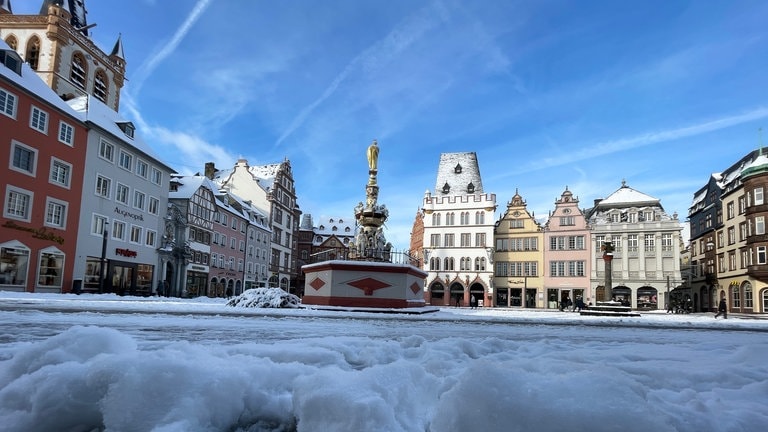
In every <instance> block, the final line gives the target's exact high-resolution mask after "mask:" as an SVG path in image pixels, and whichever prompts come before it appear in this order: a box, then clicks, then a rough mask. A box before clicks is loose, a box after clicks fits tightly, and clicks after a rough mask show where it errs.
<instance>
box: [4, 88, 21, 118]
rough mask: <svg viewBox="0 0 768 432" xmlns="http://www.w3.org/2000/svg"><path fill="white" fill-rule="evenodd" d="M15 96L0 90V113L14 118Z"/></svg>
mask: <svg viewBox="0 0 768 432" xmlns="http://www.w3.org/2000/svg"><path fill="white" fill-rule="evenodd" d="M17 100H18V99H16V95H14V94H12V93H8V92H7V91H5V90H3V89H0V113H3V114H5V115H6V116H8V117H10V118H16V101H17Z"/></svg>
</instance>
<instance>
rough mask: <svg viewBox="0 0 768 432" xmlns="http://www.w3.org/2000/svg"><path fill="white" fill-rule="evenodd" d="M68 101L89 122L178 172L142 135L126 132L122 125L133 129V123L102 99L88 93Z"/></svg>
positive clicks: (172, 170)
mask: <svg viewBox="0 0 768 432" xmlns="http://www.w3.org/2000/svg"><path fill="white" fill-rule="evenodd" d="M66 103H67V104H69V106H70V107H72V108H73V109H74V110H75V111H77V112H79V113H81V114H82V115H83V116H84V118H85V120H86V121H87V122H90V123H92V124H94V125H96V126H98V127H100V128H101V129H103V130H105V131H106V132H108V133H110V134H112V136H114V137H115V138H117V139H119V140H120V141H121V142H122V143H124V144H126V145H129V146H131V147H133V148H134V149H136V150H138V151H140V152H142V153H144V155H145V156H147V157H149V158H152V159H154V161H155V162H156V163H159V164H161V165H164V166H165V167H166V168H168V169H169V170H170V171H171V172H176V171H175V170H174V169H173V168H171V167H170V166H168V165H166V164H165V163H164V162H163V161H162V160H160V157H159V156H158V155H157V154H156V153H155V152H154V151H153V150H152V148H150V147H149V145H147V143H145V142H144V140H143V139H141V137H139V136H138V135H137V134H135V133H134V134H133V136H129V135H128V134H126V132H125V131H124V130H123V129H121V127H120V126H121V125H130V126H131V128H132V129H133V124H132V123H131V122H130V121H128V120H127V119H125V118H124V117H123V116H121V115H120V114H119V113H118V112H116V111H115V110H113V109H112V108H110V107H108V106H107V105H105V104H104V103H103V102H102V101H100V100H98V99H96V98H95V97H93V96H91V95H87V96H79V97H76V98H73V99H70V100H69V101H67V102H66Z"/></svg>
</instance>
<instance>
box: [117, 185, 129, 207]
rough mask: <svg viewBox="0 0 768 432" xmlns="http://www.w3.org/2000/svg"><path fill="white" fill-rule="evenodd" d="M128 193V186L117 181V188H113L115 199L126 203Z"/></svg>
mask: <svg viewBox="0 0 768 432" xmlns="http://www.w3.org/2000/svg"><path fill="white" fill-rule="evenodd" d="M129 195H130V190H129V188H128V186H126V185H124V184H122V183H118V184H117V188H115V201H117V202H119V203H122V204H125V205H128V196H129Z"/></svg>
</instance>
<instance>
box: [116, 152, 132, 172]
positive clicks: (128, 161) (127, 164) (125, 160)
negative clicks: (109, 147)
mask: <svg viewBox="0 0 768 432" xmlns="http://www.w3.org/2000/svg"><path fill="white" fill-rule="evenodd" d="M118 165H120V167H121V168H123V169H126V170H128V171H131V169H132V168H133V155H131V154H130V153H126V152H125V151H123V150H120V160H119V161H118Z"/></svg>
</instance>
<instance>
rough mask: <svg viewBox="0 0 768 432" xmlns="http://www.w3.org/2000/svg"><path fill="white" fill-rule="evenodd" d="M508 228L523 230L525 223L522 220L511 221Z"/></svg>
mask: <svg viewBox="0 0 768 432" xmlns="http://www.w3.org/2000/svg"><path fill="white" fill-rule="evenodd" d="M509 227H510V228H525V221H524V220H523V219H512V220H510V221H509Z"/></svg>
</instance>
